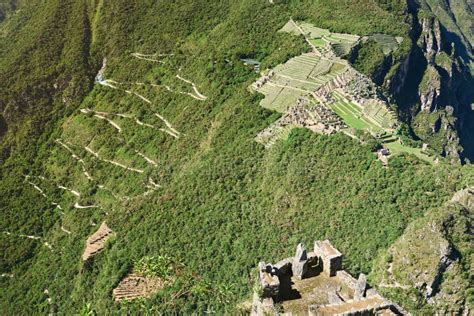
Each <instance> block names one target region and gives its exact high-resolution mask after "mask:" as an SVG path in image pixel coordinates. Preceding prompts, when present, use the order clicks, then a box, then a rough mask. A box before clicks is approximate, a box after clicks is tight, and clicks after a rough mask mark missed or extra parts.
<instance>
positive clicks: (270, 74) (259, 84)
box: [252, 69, 275, 90]
mask: <svg viewBox="0 0 474 316" xmlns="http://www.w3.org/2000/svg"><path fill="white" fill-rule="evenodd" d="M274 75H275V72H274V71H273V70H271V69H270V70H269V71H268V73H267V74H266V75H263V76H261V77H260V78H259V79H258V80H257V81H255V82H254V83H252V88H253V89H254V90H258V89H260V88H261V87H262V86H263V85H264V84H266V83H267V82H268V81H270V79H271V78H272V77H273V76H274Z"/></svg>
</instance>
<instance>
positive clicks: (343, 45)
mask: <svg viewBox="0 0 474 316" xmlns="http://www.w3.org/2000/svg"><path fill="white" fill-rule="evenodd" d="M280 32H287V33H291V34H295V35H303V36H304V37H305V39H306V41H307V42H308V43H309V44H310V45H311V46H312V47H313V48H314V49H316V50H317V51H319V52H320V53H321V54H323V55H325V54H327V53H328V52H329V50H332V51H333V52H334V53H335V54H336V56H338V57H341V56H345V55H347V54H348V53H349V52H350V50H351V48H352V46H353V45H354V44H355V43H356V42H357V41H358V40H359V39H360V37H359V36H358V35H352V34H342V33H332V32H331V31H329V30H327V29H322V28H319V27H316V26H314V25H312V24H310V23H307V22H296V21H294V20H290V21H288V23H286V24H285V26H283V28H282V29H281V30H280Z"/></svg>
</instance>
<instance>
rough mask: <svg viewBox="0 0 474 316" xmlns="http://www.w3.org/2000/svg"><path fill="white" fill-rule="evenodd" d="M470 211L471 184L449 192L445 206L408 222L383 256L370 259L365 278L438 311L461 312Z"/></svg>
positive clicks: (464, 297)
mask: <svg viewBox="0 0 474 316" xmlns="http://www.w3.org/2000/svg"><path fill="white" fill-rule="evenodd" d="M473 212H474V188H472V187H471V188H466V189H464V190H461V191H459V192H457V193H455V194H454V196H453V197H452V199H451V200H450V201H449V202H447V203H446V205H445V206H443V207H441V208H440V209H435V210H432V211H430V212H429V213H427V214H426V215H425V216H424V217H422V218H420V219H418V220H416V221H414V222H413V223H411V224H410V225H409V226H408V227H407V229H406V230H405V233H404V234H403V235H402V236H401V237H400V238H399V239H398V240H397V241H396V242H395V243H394V244H393V245H392V246H391V247H390V249H389V250H388V253H387V255H386V257H385V259H384V260H381V261H377V260H375V261H376V262H378V263H377V264H376V266H375V267H374V270H373V272H372V273H371V280H376V281H377V282H378V283H379V284H380V287H381V288H385V290H386V291H392V290H393V291H396V292H397V293H399V292H400V291H401V292H403V293H404V295H407V297H410V298H411V299H413V300H415V299H416V298H417V297H420V296H421V297H423V298H424V304H425V305H426V306H427V307H432V308H433V310H436V311H439V312H440V314H444V313H447V314H461V313H462V312H463V311H464V312H465V311H466V310H467V304H466V303H467V302H466V300H467V295H468V292H467V289H468V288H469V287H470V283H469V279H468V275H469V264H470V263H469V261H470V256H472V255H471V252H472V245H473V243H474V238H473V237H472V236H473V235H472V232H471V227H472V225H473V219H474V216H473ZM463 260H464V261H465V263H463ZM413 290H415V291H413ZM443 311H444V312H443Z"/></svg>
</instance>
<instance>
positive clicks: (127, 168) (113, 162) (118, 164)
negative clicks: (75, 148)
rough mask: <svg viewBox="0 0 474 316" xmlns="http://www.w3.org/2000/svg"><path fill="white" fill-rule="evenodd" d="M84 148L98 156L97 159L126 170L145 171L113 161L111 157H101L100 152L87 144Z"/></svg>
mask: <svg viewBox="0 0 474 316" xmlns="http://www.w3.org/2000/svg"><path fill="white" fill-rule="evenodd" d="M84 149H85V150H86V151H87V152H89V153H90V154H92V155H93V156H94V157H96V158H97V159H99V160H101V161H104V162H108V163H110V164H113V165H115V166H118V167H120V168H122V169H125V170H129V171H133V172H137V173H143V172H145V171H144V170H142V169H137V168H131V167H128V166H126V165H124V164H121V163H120V162H116V161H113V160H109V159H105V158H101V157H100V156H99V153H97V152H95V151H93V150H92V149H90V148H89V147H87V146H85V147H84Z"/></svg>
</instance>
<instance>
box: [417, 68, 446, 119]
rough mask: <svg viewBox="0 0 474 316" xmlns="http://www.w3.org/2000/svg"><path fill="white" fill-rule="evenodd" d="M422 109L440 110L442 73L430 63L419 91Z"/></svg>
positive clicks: (429, 110) (428, 110)
mask: <svg viewBox="0 0 474 316" xmlns="http://www.w3.org/2000/svg"><path fill="white" fill-rule="evenodd" d="M418 95H419V97H420V104H421V111H427V112H434V111H436V110H438V105H439V99H440V97H441V75H440V74H439V73H438V70H437V69H436V68H435V66H433V65H428V68H427V69H426V71H425V75H424V76H423V80H422V83H421V85H420V89H419V92H418Z"/></svg>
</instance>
